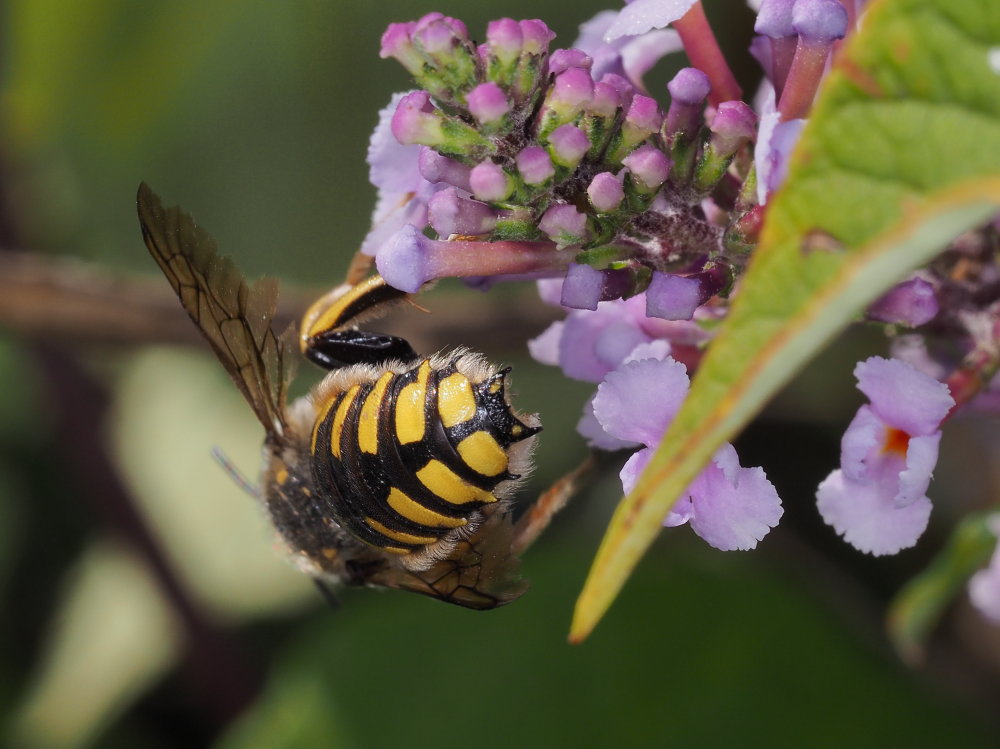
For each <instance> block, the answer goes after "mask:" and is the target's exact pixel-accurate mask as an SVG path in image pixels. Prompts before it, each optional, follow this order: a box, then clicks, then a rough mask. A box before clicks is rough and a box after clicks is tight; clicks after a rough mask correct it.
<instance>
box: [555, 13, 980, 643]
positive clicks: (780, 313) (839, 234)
mask: <svg viewBox="0 0 1000 749" xmlns="http://www.w3.org/2000/svg"><path fill="white" fill-rule="evenodd" d="M998 45H1000V15H998V14H997V13H996V12H995V8H994V6H993V4H992V3H991V2H989V1H988V0H982V1H981V2H976V1H975V0H964V1H962V2H955V1H954V0H947V1H946V0H934V1H928V0H894V1H893V2H889V1H888V0H882V2H878V3H875V4H873V5H872V6H871V7H870V10H869V11H868V13H867V14H866V16H865V19H864V25H863V28H862V29H861V30H860V31H859V32H858V33H857V34H855V35H854V36H853V38H852V39H851V40H850V42H849V43H848V44H847V45H846V46H845V47H844V48H842V50H841V54H840V55H839V57H838V59H837V62H836V65H835V67H834V69H833V70H832V71H831V73H830V75H829V76H828V79H827V81H826V83H825V86H824V88H823V91H822V94H821V96H820V98H819V100H818V101H817V104H816V107H815V110H814V113H813V116H812V117H811V118H810V121H809V123H808V124H807V126H806V128H805V130H804V132H803V134H802V138H801V141H800V143H799V145H798V147H797V149H796V152H795V154H794V157H793V160H792V163H791V166H790V169H789V175H788V179H787V182H786V184H785V186H784V188H783V189H782V190H781V191H780V193H779V194H778V195H776V196H775V197H774V200H773V203H772V204H771V205H770V207H769V209H768V213H767V222H766V225H765V227H764V231H763V235H762V237H761V243H760V246H759V248H758V250H757V252H756V253H755V255H754V257H753V260H752V262H751V264H750V268H749V269H748V271H747V274H746V276H745V278H744V280H743V282H742V286H741V288H740V293H739V295H738V297H737V298H736V300H735V302H734V305H733V308H732V311H731V314H730V316H729V319H728V321H727V323H726V325H725V326H724V329H723V331H722V332H721V333H720V336H719V338H718V339H717V340H716V341H715V343H714V344H713V345H712V347H711V350H710V351H709V353H708V354H707V356H706V358H705V360H704V362H703V363H702V365H701V368H700V370H699V372H698V376H697V377H696V378H695V381H694V383H693V384H692V388H691V393H690V396H689V398H688V399H687V401H686V402H685V404H684V406H683V407H682V409H681V411H680V413H679V414H678V415H677V418H676V420H675V421H674V423H673V424H672V426H671V428H670V430H669V431H668V433H667V434H666V436H665V437H664V439H663V442H662V443H661V444H660V447H659V449H658V450H657V452H656V454H655V456H654V457H653V459H652V460H651V461H650V464H649V466H648V467H647V469H646V471H645V473H644V474H643V476H642V477H641V479H640V480H639V482H638V484H637V485H636V487H635V489H634V491H633V492H632V493H631V494H630V495H629V496H628V497H626V498H625V499H624V500H623V501H622V503H621V504H620V505H619V507H618V509H617V511H616V512H615V515H614V517H613V519H612V521H611V526H610V527H609V529H608V532H607V534H606V536H605V538H604V541H603V542H602V544H601V547H600V549H599V551H598V554H597V558H596V559H595V561H594V565H593V568H592V569H591V573H590V576H589V578H588V580H587V582H586V584H585V586H584V590H583V593H582V594H581V596H580V598H579V600H578V602H577V609H576V613H575V617H574V622H573V625H572V628H571V633H570V639H571V640H573V641H579V640H582V639H583V638H584V637H586V636H587V634H589V632H590V631H591V630H592V629H593V627H594V626H595V625H596V624H597V622H598V621H599V620H600V618H601V616H603V614H604V612H605V611H606V610H607V608H608V607H609V606H610V605H611V602H612V601H613V600H614V598H615V596H616V595H617V593H618V591H619V590H620V589H621V587H622V585H623V584H624V583H625V580H626V579H627V578H628V576H629V574H630V573H631V571H632V569H633V568H634V566H635V565H636V563H637V562H638V560H639V558H640V557H641V555H642V554H643V553H644V552H645V550H646V549H647V548H648V546H649V544H650V543H652V541H653V539H654V538H655V537H656V535H657V533H658V532H659V529H660V527H661V521H662V520H663V517H664V516H665V515H666V513H667V512H668V511H669V510H670V508H671V506H672V505H673V503H674V502H675V501H676V499H677V497H678V495H679V494H680V493H681V492H682V491H683V490H684V489H685V488H686V487H687V486H688V485H689V484H690V483H691V481H692V480H693V479H694V478H695V476H697V475H698V473H699V471H700V470H701V469H702V467H703V466H704V465H705V463H707V462H708V460H709V459H710V457H711V455H712V454H713V453H714V452H715V450H716V449H717V448H718V446H719V445H721V444H722V443H723V442H725V441H726V440H727V439H729V438H731V437H732V436H733V435H734V434H736V433H737V431H738V430H739V429H740V428H741V427H742V426H743V425H744V424H746V423H747V422H748V421H749V420H750V419H751V418H752V417H753V416H754V414H756V413H757V412H758V411H759V410H760V409H761V408H762V407H763V405H764V404H765V402H766V401H767V400H768V398H770V397H771V396H772V395H774V394H775V392H776V391H777V390H778V389H779V388H780V387H781V386H782V385H784V384H785V383H786V382H787V381H788V380H789V379H791V377H792V376H793V375H794V374H795V372H796V371H797V370H798V369H799V368H801V367H802V366H803V365H804V364H805V363H806V362H807V361H808V360H809V358H811V357H812V356H813V355H815V354H816V353H817V351H818V350H819V349H820V348H821V347H822V346H823V345H824V344H825V343H827V342H828V341H829V340H830V339H831V338H832V337H833V336H835V335H836V334H837V333H838V332H839V331H840V330H842V329H843V328H844V327H846V326H847V324H848V323H850V322H851V320H852V319H853V318H854V317H855V315H857V314H858V312H859V311H860V310H862V309H863V308H864V306H865V305H867V304H868V303H870V302H871V301H872V300H874V299H876V298H877V297H878V296H879V295H880V294H881V293H882V292H884V291H885V290H886V289H887V288H888V287H890V286H891V285H892V284H894V283H896V282H897V281H899V280H900V279H901V278H902V277H904V276H905V275H906V274H907V273H908V272H909V271H910V270H911V269H913V268H916V267H918V266H919V265H921V264H923V263H926V262H927V261H928V260H929V259H930V258H931V257H933V256H934V255H935V254H936V253H937V252H939V251H940V250H941V249H942V248H944V247H945V246H946V245H947V243H948V242H949V241H950V240H951V239H953V238H954V237H955V236H957V235H958V234H960V233H961V232H963V231H965V230H967V229H969V228H972V227H974V226H976V225H978V224H980V223H982V222H983V221H985V220H986V219H987V218H989V217H990V216H991V215H993V214H994V213H995V212H996V211H997V209H998V207H1000V171H998V170H1000V75H997V73H996V72H994V71H993V70H992V69H991V68H990V64H989V54H990V50H991V48H994V47H996V46H998Z"/></svg>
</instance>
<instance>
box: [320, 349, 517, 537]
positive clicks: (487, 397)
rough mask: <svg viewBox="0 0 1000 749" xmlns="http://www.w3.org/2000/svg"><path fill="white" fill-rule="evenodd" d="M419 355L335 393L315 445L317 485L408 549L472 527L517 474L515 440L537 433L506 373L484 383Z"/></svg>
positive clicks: (365, 525) (363, 532) (369, 531)
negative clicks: (524, 419)
mask: <svg viewBox="0 0 1000 749" xmlns="http://www.w3.org/2000/svg"><path fill="white" fill-rule="evenodd" d="M457 363H458V360H452V361H450V362H447V363H445V364H443V365H440V364H439V365H438V366H436V367H435V366H434V364H433V363H432V361H431V360H428V359H424V360H422V361H419V362H416V363H414V365H413V367H412V368H411V369H409V370H407V371H405V372H403V373H394V372H391V371H386V372H384V373H383V374H382V375H381V376H380V377H379V378H378V379H376V380H374V381H369V382H363V383H359V384H355V385H352V386H351V387H349V388H348V389H347V390H344V391H342V392H339V393H335V394H333V395H332V396H331V397H330V398H329V400H328V401H327V403H325V404H323V405H322V407H321V408H320V412H319V415H318V416H317V421H316V426H315V430H314V439H313V443H312V447H311V450H312V466H313V473H314V476H315V479H316V484H317V488H318V490H319V492H320V493H321V495H322V496H323V497H324V498H325V499H326V501H327V502H328V504H329V509H330V512H331V514H332V515H333V517H334V518H335V519H336V521H337V522H338V523H339V524H340V525H341V526H342V527H343V528H344V529H345V530H347V531H348V532H349V533H351V535H353V536H354V537H355V538H357V539H358V540H360V541H362V542H363V543H365V544H368V545H370V546H375V547H378V548H380V549H383V550H385V551H387V552H391V553H395V554H399V555H406V554H410V553H413V552H415V551H418V550H420V549H422V548H424V547H426V546H428V545H430V544H433V543H435V542H437V541H439V540H441V539H442V538H444V537H445V536H446V535H447V534H448V533H450V532H452V531H453V530H454V529H455V528H460V527H462V526H464V525H467V524H468V523H469V522H470V520H471V519H472V518H473V516H474V515H475V513H476V511H477V510H478V509H479V508H481V507H483V506H484V505H487V504H490V503H493V502H496V501H497V496H496V494H495V493H494V490H495V489H496V487H497V486H498V485H499V484H500V483H501V482H502V481H505V480H508V479H511V478H513V477H512V476H511V474H510V473H509V472H508V470H507V468H508V464H509V456H508V450H507V448H508V447H509V446H510V445H511V444H512V443H513V442H517V441H519V440H521V439H524V438H526V437H528V436H531V435H532V434H534V433H535V432H537V428H533V427H528V426H526V425H524V424H522V423H521V422H520V421H519V420H518V419H517V418H516V417H514V415H513V414H512V413H511V412H510V408H509V406H508V405H507V403H506V401H505V399H504V394H503V377H504V375H505V374H506V371H505V372H503V373H499V374H495V375H491V376H487V377H485V378H484V379H482V380H479V381H476V378H475V376H473V377H471V378H470V376H469V375H468V374H466V373H464V372H462V371H459V370H458V369H457V368H456V364H457Z"/></svg>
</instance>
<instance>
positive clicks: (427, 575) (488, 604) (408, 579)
mask: <svg viewBox="0 0 1000 749" xmlns="http://www.w3.org/2000/svg"><path fill="white" fill-rule="evenodd" d="M513 538H514V529H513V525H512V524H511V520H510V516H509V515H508V514H506V513H502V512H495V513H493V514H492V515H490V516H489V517H487V519H486V520H485V521H484V522H483V523H482V525H480V526H479V528H478V529H477V530H476V532H475V533H474V534H473V535H472V536H470V537H469V538H467V539H465V540H462V541H459V542H458V545H457V546H456V547H455V549H454V550H453V551H452V553H451V554H449V555H448V557H447V558H446V559H442V560H441V561H439V562H436V563H435V564H434V565H433V566H432V567H430V568H429V569H427V570H424V571H423V572H412V571H407V570H403V569H400V568H398V567H382V568H381V569H379V570H378V571H376V572H374V573H373V574H371V575H369V576H368V577H367V578H366V579H365V582H366V583H368V584H374V585H384V586H387V587H390V588H399V589H401V590H409V591H412V592H414V593H422V594H423V595H426V596H431V597H432V598H440V599H441V600H442V601H447V602H448V603H454V604H456V605H458V606H465V607H466V608H470V609H479V610H485V609H492V608H496V607H497V606H503V605H504V604H506V603H510V602H511V601H513V600H515V599H517V598H520V596H521V595H522V594H523V593H524V592H525V591H526V590H527V589H528V582H527V581H526V580H524V579H522V578H521V575H520V567H521V562H520V560H519V559H518V558H517V556H515V555H514V553H513V552H512V551H511V544H512V542H513Z"/></svg>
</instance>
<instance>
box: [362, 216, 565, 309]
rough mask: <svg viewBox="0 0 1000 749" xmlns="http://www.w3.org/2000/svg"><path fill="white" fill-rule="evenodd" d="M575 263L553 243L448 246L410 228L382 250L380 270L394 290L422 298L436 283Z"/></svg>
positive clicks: (552, 269)
mask: <svg viewBox="0 0 1000 749" xmlns="http://www.w3.org/2000/svg"><path fill="white" fill-rule="evenodd" d="M569 260H570V258H569V256H568V253H564V252H559V251H558V250H557V249H556V246H555V245H554V244H553V243H552V242H478V241H464V240H462V241H453V242H445V241H442V240H436V239H428V238H427V237H425V236H424V235H423V234H422V233H421V232H420V231H419V230H418V229H417V228H416V227H415V226H412V225H410V224H407V225H405V226H404V227H403V228H402V229H400V230H399V231H398V232H397V233H396V234H395V235H394V236H393V237H392V239H391V240H389V241H388V242H386V243H385V245H384V246H383V247H381V248H380V249H379V251H378V253H377V255H376V256H375V266H376V267H377V268H378V272H379V273H380V274H381V275H382V277H383V278H384V279H385V280H386V282H387V283H388V284H389V285H390V286H393V287H395V288H397V289H400V290H401V291H406V292H409V293H416V292H417V291H419V290H420V287H421V286H423V285H424V284H425V283H427V282H428V281H433V280H434V279H436V278H445V277H459V278H468V277H470V276H501V275H512V274H525V273H543V272H555V271H559V270H561V269H563V268H565V267H566V265H567V264H568V262H569Z"/></svg>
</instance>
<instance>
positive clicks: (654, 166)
mask: <svg viewBox="0 0 1000 749" xmlns="http://www.w3.org/2000/svg"><path fill="white" fill-rule="evenodd" d="M622 163H623V164H624V165H625V166H627V167H628V170H629V174H630V176H631V177H632V181H633V183H634V185H635V187H636V188H637V189H638V191H639V192H640V193H643V194H651V193H653V192H656V191H657V190H658V189H659V188H660V185H662V184H663V183H664V182H665V181H666V179H667V176H668V175H669V174H670V159H669V158H667V156H666V155H665V154H664V153H663V151H661V150H660V149H658V148H656V147H655V146H651V145H645V146H641V147H640V148H637V149H636V150H634V151H633V152H632V153H630V154H629V155H628V156H626V157H625V159H624V160H623V161H622Z"/></svg>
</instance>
